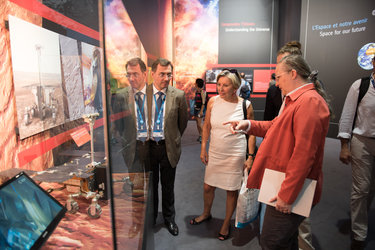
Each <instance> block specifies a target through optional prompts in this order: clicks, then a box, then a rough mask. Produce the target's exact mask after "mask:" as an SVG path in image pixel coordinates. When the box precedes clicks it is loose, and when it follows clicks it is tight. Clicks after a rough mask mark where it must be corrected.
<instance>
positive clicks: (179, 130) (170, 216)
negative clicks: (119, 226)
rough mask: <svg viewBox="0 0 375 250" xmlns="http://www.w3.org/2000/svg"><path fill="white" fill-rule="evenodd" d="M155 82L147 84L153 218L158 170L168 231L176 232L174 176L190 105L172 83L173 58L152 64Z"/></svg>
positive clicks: (182, 93) (173, 233)
mask: <svg viewBox="0 0 375 250" xmlns="http://www.w3.org/2000/svg"><path fill="white" fill-rule="evenodd" d="M151 75H152V78H153V80H154V82H153V84H152V85H149V86H147V105H148V106H147V108H148V110H150V112H149V113H148V115H149V118H148V119H149V120H150V121H152V122H151V126H150V131H149V134H150V161H151V169H152V173H153V191H154V222H155V221H156V217H157V215H158V201H159V198H158V187H159V172H160V179H161V189H162V210H163V217H164V223H165V225H166V226H167V229H168V231H169V232H170V233H171V234H172V235H174V236H176V235H178V227H177V225H176V223H175V207H174V180H175V175H176V166H177V163H178V161H179V159H180V155H181V136H182V134H183V132H184V130H185V128H186V126H187V121H188V107H187V104H186V99H185V93H184V92H183V91H182V90H179V89H176V88H174V87H172V86H170V85H169V83H170V81H171V79H172V76H173V65H172V63H171V62H170V61H168V60H166V59H163V58H159V59H157V60H156V61H155V62H154V63H153V64H152V72H151Z"/></svg>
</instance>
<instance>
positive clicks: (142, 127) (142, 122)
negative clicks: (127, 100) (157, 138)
mask: <svg viewBox="0 0 375 250" xmlns="http://www.w3.org/2000/svg"><path fill="white" fill-rule="evenodd" d="M145 100H146V98H144V99H143V103H142V106H141V107H139V105H138V103H137V104H136V106H137V123H138V124H137V125H138V129H137V137H138V138H139V139H140V140H143V139H144V140H146V138H147V124H146V118H145V112H144V107H145Z"/></svg>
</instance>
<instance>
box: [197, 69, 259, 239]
mask: <svg viewBox="0 0 375 250" xmlns="http://www.w3.org/2000/svg"><path fill="white" fill-rule="evenodd" d="M240 84H241V80H240V77H239V75H238V73H237V71H236V70H223V71H222V72H221V73H220V74H219V75H218V76H217V91H218V93H219V95H218V96H215V97H213V98H211V99H210V100H209V101H208V104H207V111H206V119H205V122H204V125H203V133H202V146H201V155H200V158H201V160H202V162H203V163H204V164H205V165H206V173H205V178H204V193H203V200H204V210H203V213H202V214H201V215H200V216H198V217H196V218H193V219H192V220H191V221H190V224H191V225H198V224H200V223H202V222H203V221H207V220H210V219H211V218H212V216H211V207H212V203H213V200H214V196H215V189H216V188H221V189H224V190H226V191H227V201H226V214H225V219H224V222H223V225H222V227H221V229H220V231H219V237H218V239H219V240H226V239H228V238H229V234H230V220H231V218H232V215H233V212H234V210H235V208H236V203H237V197H238V190H239V189H240V188H241V180H242V176H243V170H244V169H245V168H246V169H247V170H249V169H250V167H251V165H252V164H253V156H254V150H255V137H254V136H250V137H249V143H248V147H249V157H248V159H247V160H246V137H245V135H243V134H235V135H233V134H232V133H231V132H230V130H229V128H228V125H223V123H224V122H225V121H231V120H235V119H239V120H241V119H244V111H243V99H242V98H241V97H238V96H237V95H236V91H237V89H238V88H239V86H240ZM246 111H247V119H254V112H253V107H252V105H251V103H250V101H246ZM209 137H210V145H209V152H208V153H207V150H206V148H207V141H208V139H209Z"/></svg>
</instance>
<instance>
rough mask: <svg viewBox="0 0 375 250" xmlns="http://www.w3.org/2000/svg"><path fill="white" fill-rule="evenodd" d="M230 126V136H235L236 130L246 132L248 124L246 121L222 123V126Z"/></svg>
mask: <svg viewBox="0 0 375 250" xmlns="http://www.w3.org/2000/svg"><path fill="white" fill-rule="evenodd" d="M227 124H230V131H231V132H232V134H237V133H238V132H236V130H243V131H246V130H247V128H248V127H249V122H248V121H247V120H240V121H228V122H224V123H223V125H227Z"/></svg>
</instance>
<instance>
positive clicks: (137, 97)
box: [135, 92, 145, 121]
mask: <svg viewBox="0 0 375 250" xmlns="http://www.w3.org/2000/svg"><path fill="white" fill-rule="evenodd" d="M142 96H143V93H142V92H138V93H136V94H135V101H136V102H137V106H138V110H139V111H140V115H141V116H142V117H141V118H142V120H143V121H144V120H145V107H144V105H143V98H142ZM138 115H139V114H138ZM139 120H140V119H139V118H138V121H139Z"/></svg>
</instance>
